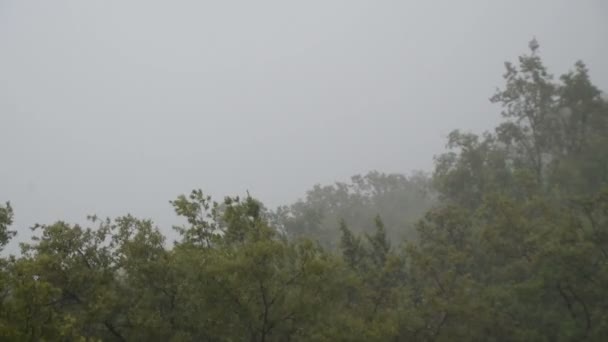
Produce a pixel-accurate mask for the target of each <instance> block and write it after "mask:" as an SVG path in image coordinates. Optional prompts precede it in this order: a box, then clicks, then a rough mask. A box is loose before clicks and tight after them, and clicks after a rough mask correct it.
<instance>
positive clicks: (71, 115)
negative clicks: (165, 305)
mask: <svg viewBox="0 0 608 342" xmlns="http://www.w3.org/2000/svg"><path fill="white" fill-rule="evenodd" d="M606 18H608V3H607V2H606V1H603V0H589V1H569V0H560V1H558V0H545V1H524V0H522V1H512V0H511V1H500V2H499V1H482V0H480V1H447V0H446V1H406V0H401V1H380V0H368V1H355V0H345V1H333V0H319V1H313V0H306V1H284V0H283V1H251V0H248V1H151V0H145V1H127V0H120V1H107V0H105V1H83V0H75V1H60V0H55V1H48V0H46V1H17V0H15V1H3V0H0V201H6V200H10V201H11V202H12V203H13V206H14V208H15V211H16V215H17V220H16V225H15V227H16V228H17V229H18V230H19V231H20V232H26V231H27V227H29V226H31V225H32V224H33V223H35V222H43V223H50V222H52V221H54V220H57V219H65V220H67V221H70V222H79V221H82V219H83V218H84V217H85V216H86V215H87V214H91V213H97V214H99V215H100V216H116V215H121V214H125V213H127V212H130V213H132V214H134V215H137V216H141V217H150V218H153V219H155V220H156V221H157V222H158V223H159V224H161V225H162V226H164V227H167V226H169V225H170V224H171V223H172V222H173V221H174V216H173V214H172V211H171V208H170V205H169V203H168V201H169V200H170V199H173V198H175V196H177V195H178V194H180V193H186V192H189V191H190V190H191V189H192V188H202V189H203V190H204V191H207V192H209V193H211V194H212V195H215V196H216V197H217V198H218V199H220V198H221V197H222V196H223V195H225V194H239V193H241V194H242V193H244V192H245V191H246V190H249V191H250V192H251V193H252V194H253V195H254V196H255V197H258V198H260V199H261V200H263V201H264V202H265V203H267V204H268V205H269V206H270V207H274V206H276V205H279V204H284V203H289V202H292V201H293V200H295V199H297V198H298V197H302V196H303V195H304V193H305V191H306V189H308V188H310V187H311V186H312V185H313V184H315V183H331V182H334V181H337V180H347V179H348V178H349V177H350V176H351V175H353V174H356V173H364V172H367V171H369V170H373V169H376V170H379V171H384V172H409V171H410V170H414V169H423V170H430V169H431V167H432V157H433V155H434V154H437V153H440V152H441V151H442V149H443V146H444V144H445V140H444V138H445V136H446V135H447V133H448V132H449V131H450V130H451V129H454V128H464V129H469V130H472V131H475V132H480V131H482V130H484V129H489V128H491V127H492V126H493V125H494V124H495V123H496V121H497V118H498V112H499V108H497V107H495V106H494V105H492V104H490V103H489V101H488V98H489V97H490V96H491V95H492V93H493V91H494V89H495V88H496V87H497V86H500V85H501V84H502V78H501V75H502V74H503V71H504V69H503V62H504V61H505V60H515V58H516V57H517V56H518V55H519V54H521V53H525V52H527V45H528V41H529V40H530V39H531V38H532V36H534V35H535V36H536V37H537V38H538V40H539V41H540V43H541V49H540V50H541V53H542V55H543V56H544V59H545V61H546V64H547V65H548V66H549V67H550V69H551V71H552V72H553V73H556V74H559V73H562V72H564V71H566V70H568V69H569V68H570V67H571V65H572V64H573V63H574V62H575V61H576V60H577V59H582V60H584V61H585V62H586V63H587V64H588V66H589V68H590V70H591V75H592V77H593V80H594V82H595V83H596V84H597V85H599V86H600V87H601V88H602V89H604V90H608V63H606V60H607V59H608V20H606ZM22 235H23V234H22Z"/></svg>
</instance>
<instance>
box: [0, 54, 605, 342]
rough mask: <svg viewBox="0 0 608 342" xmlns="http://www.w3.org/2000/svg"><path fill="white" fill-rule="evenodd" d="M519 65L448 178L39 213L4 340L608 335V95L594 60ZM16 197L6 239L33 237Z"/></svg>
mask: <svg viewBox="0 0 608 342" xmlns="http://www.w3.org/2000/svg"><path fill="white" fill-rule="evenodd" d="M537 49H538V46H531V51H530V53H528V54H525V55H523V56H521V57H520V58H519V61H518V63H506V72H505V74H504V80H505V84H504V86H503V87H502V88H500V89H498V90H497V91H496V93H495V95H494V96H492V98H491V101H492V102H494V103H496V104H498V105H500V107H501V108H502V112H501V115H502V118H503V121H502V123H500V124H499V125H498V126H497V127H496V128H495V129H494V130H493V131H492V132H486V133H483V134H481V135H477V134H473V133H468V132H465V131H461V130H455V131H453V132H452V133H451V134H450V135H449V137H448V141H447V149H448V150H447V151H446V152H445V153H443V154H441V155H439V156H437V157H436V162H435V169H434V172H433V173H432V175H428V176H427V175H424V174H420V173H418V174H412V175H410V176H404V175H396V174H383V173H379V172H371V173H369V174H367V175H363V176H354V177H353V178H352V179H351V182H349V183H336V184H334V185H330V186H320V185H319V186H315V187H314V188H313V189H312V190H311V191H309V192H308V194H307V196H306V198H305V199H303V200H300V201H298V202H296V203H294V204H292V205H289V206H284V207H281V208H279V209H277V210H274V211H273V210H267V209H265V208H264V206H263V205H262V203H261V202H259V201H258V200H256V199H255V198H253V197H251V196H249V195H247V196H245V197H226V198H225V199H224V200H223V201H219V202H217V201H214V200H213V199H212V198H211V197H210V196H207V195H206V194H205V193H203V191H201V190H194V191H192V192H191V193H190V194H188V195H181V196H178V197H177V198H176V199H175V200H173V201H171V202H170V203H171V205H172V206H173V208H174V210H175V213H176V214H177V215H178V216H179V217H181V218H183V219H184V222H185V223H184V224H183V225H181V226H176V227H174V229H175V230H176V231H177V232H178V233H179V235H180V238H179V239H178V241H176V243H175V244H173V245H172V244H170V243H169V242H168V241H166V237H165V236H164V235H163V234H162V233H161V230H160V229H159V228H158V227H157V226H155V224H154V223H153V222H152V221H151V220H147V219H140V218H136V217H133V216H130V215H127V216H123V217H118V218H114V219H109V218H108V219H100V218H98V217H95V216H93V217H90V218H89V220H88V224H87V226H86V227H85V226H81V225H76V224H70V223H68V222H62V221H59V222H55V223H51V224H41V225H36V226H35V227H33V228H32V229H33V230H34V232H35V237H34V238H32V240H31V241H30V242H27V243H23V244H22V245H21V250H22V252H21V255H20V256H18V257H15V256H8V257H3V258H1V259H0V340H3V341H261V342H263V341H464V340H466V341H513V340H516V341H520V340H530V341H584V340H586V341H603V340H606V339H608V297H607V296H606V285H607V284H608V102H607V101H606V100H605V99H604V98H602V96H601V95H602V92H601V91H600V90H599V89H598V88H596V87H595V86H594V85H593V83H592V82H591V79H590V76H589V71H588V69H587V67H586V66H585V64H584V63H583V62H580V61H579V62H576V63H575V64H574V67H573V69H572V70H571V71H569V72H567V73H565V74H564V75H562V76H560V77H558V78H554V77H553V76H552V75H551V74H550V73H549V71H548V70H547V68H546V67H545V66H544V64H543V61H542V59H541V57H540V56H539V55H538V51H537ZM12 222H13V208H12V207H11V205H10V203H6V204H5V205H2V206H0V249H2V248H3V247H4V246H5V245H6V244H7V243H8V241H9V240H10V239H11V238H12V237H13V236H14V235H15V232H14V231H13V230H11V225H12Z"/></svg>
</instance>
